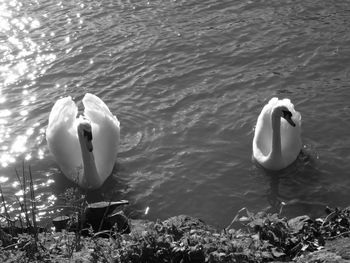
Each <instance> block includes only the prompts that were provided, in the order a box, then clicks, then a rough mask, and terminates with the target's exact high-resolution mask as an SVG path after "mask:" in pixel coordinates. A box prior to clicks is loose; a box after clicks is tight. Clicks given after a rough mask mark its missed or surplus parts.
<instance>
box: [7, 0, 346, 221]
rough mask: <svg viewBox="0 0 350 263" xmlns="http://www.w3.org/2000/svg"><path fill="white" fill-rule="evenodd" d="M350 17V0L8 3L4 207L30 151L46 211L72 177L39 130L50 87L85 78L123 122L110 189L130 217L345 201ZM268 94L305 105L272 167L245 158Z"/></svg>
mask: <svg viewBox="0 0 350 263" xmlns="http://www.w3.org/2000/svg"><path fill="white" fill-rule="evenodd" d="M349 28H350V2H349V1H316V0H312V1H310V0H306V1H305V0H302V1H301V0H293V1H277V0H276V1H262V0H261V1H246V0H244V1H232V0H230V1H228V0H227V1H225V0H220V1H218V0H216V1H214V0H200V1H199V0H188V1H184V0H166V1H160V0H154V1H144V0H142V1H132V0H129V1H126V0H125V1H124V0H119V1H114V0H113V1H112V0H110V1H96V0H84V1H79V0H75V1H61V2H60V1H53V0H45V1H43V0H37V1H34V0H28V1H17V0H12V1H0V54H1V56H0V59H1V60H0V77H1V82H0V182H1V188H2V191H3V192H4V195H5V199H6V202H7V203H8V206H9V207H10V210H13V209H14V208H15V207H18V205H17V204H16V203H17V201H16V199H15V194H17V195H18V194H19V190H20V187H19V185H18V183H16V182H17V178H16V173H15V169H17V170H18V171H19V173H20V172H21V170H22V163H23V162H24V163H25V167H26V168H25V169H26V170H27V169H28V165H29V164H30V166H31V170H32V173H33V176H34V182H35V187H36V192H37V201H38V207H39V209H41V210H42V211H41V215H43V216H44V217H45V216H48V215H49V214H48V212H47V210H45V209H46V208H47V207H52V206H53V205H56V204H57V203H58V202H59V201H58V200H57V197H58V195H59V194H60V193H62V192H63V191H64V189H65V188H67V187H71V186H72V184H70V183H69V182H68V181H67V180H65V178H64V176H63V175H62V174H61V173H60V171H59V169H58V166H57V165H56V163H55V161H54V159H53V157H52V156H51V155H50V153H49V151H48V148H47V145H46V140H45V129H46V126H47V123H48V116H49V113H50V110H51V108H52V106H53V104H54V102H55V101H56V100H57V99H59V98H61V97H63V96H69V95H70V96H72V97H73V98H74V99H75V100H76V101H80V100H81V99H82V97H83V96H84V94H85V93H86V92H90V93H94V94H96V95H97V96H99V97H100V98H101V99H103V100H104V102H105V103H106V104H107V105H108V107H109V108H110V110H111V111H112V112H113V113H114V114H115V115H117V116H118V119H119V120H120V123H121V146H120V152H119V154H118V161H117V166H116V169H115V171H114V172H113V175H112V177H111V178H110V179H109V180H108V183H107V184H106V185H105V186H103V188H102V189H101V193H104V198H106V199H107V198H113V199H114V200H119V199H127V200H129V201H130V206H129V207H128V208H127V211H126V212H127V213H128V214H129V215H131V216H135V217H141V216H142V217H144V218H148V219H156V218H159V219H165V218H167V217H170V216H173V215H178V214H188V215H192V216H196V217H200V218H202V219H204V220H205V221H206V222H208V223H210V224H213V225H215V226H217V227H225V226H227V225H228V224H229V223H230V222H231V220H232V219H233V217H234V216H235V215H236V213H237V211H238V210H239V209H241V208H242V207H247V208H248V209H249V210H251V211H260V210H267V211H278V210H279V207H280V204H281V202H284V203H285V206H284V207H283V212H282V215H284V216H288V217H289V216H296V215H301V214H305V213H307V214H309V215H312V216H320V215H323V208H324V207H325V206H326V205H329V206H340V207H341V206H347V205H349V202H348V200H350V191H349V189H350V132H349V131H350V66H349V65H350V30H349ZM274 96H277V97H279V98H285V97H286V98H290V99H291V100H292V102H293V103H294V104H295V108H296V110H298V111H299V112H300V113H301V115H302V140H303V153H302V155H301V156H300V157H299V158H298V160H297V161H296V163H295V164H293V165H292V166H291V167H289V168H287V169H286V170H283V171H281V172H275V173H271V172H267V171H264V169H262V168H260V167H258V166H257V165H255V164H254V162H252V139H253V134H254V126H255V123H256V119H257V117H258V115H259V113H260V111H261V109H262V107H263V106H264V105H265V104H266V103H267V102H268V101H269V99H270V98H272V97H274ZM96 199H97V197H96ZM147 207H149V212H148V214H147V215H144V211H145V209H146V208H147ZM1 209H2V208H1ZM2 211H3V210H2Z"/></svg>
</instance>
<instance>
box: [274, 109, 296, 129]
mask: <svg viewBox="0 0 350 263" xmlns="http://www.w3.org/2000/svg"><path fill="white" fill-rule="evenodd" d="M272 114H273V115H274V116H275V117H280V118H283V119H285V120H286V121H287V122H288V123H289V124H290V125H291V126H293V127H295V122H294V121H293V120H292V116H293V114H292V113H291V112H290V110H289V109H288V108H287V107H285V106H279V107H276V108H275V109H274V110H273V112H272Z"/></svg>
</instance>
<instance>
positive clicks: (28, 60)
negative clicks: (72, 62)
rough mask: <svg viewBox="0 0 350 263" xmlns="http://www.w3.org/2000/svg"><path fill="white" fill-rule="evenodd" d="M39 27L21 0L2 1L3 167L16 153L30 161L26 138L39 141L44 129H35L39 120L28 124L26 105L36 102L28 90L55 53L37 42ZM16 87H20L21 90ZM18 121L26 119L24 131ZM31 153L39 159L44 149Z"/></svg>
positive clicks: (0, 129)
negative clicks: (19, 128) (18, 128)
mask: <svg viewBox="0 0 350 263" xmlns="http://www.w3.org/2000/svg"><path fill="white" fill-rule="evenodd" d="M40 27H41V24H40V21H39V20H38V19H37V18H35V17H31V16H29V15H27V14H26V10H24V7H23V3H21V2H20V1H15V0H13V1H1V3H0V33H1V37H0V57H1V60H0V143H1V148H0V165H1V166H2V167H7V166H8V165H9V164H11V163H15V161H16V159H17V158H18V157H19V156H21V157H23V158H24V160H26V161H28V160H30V159H31V158H32V155H33V153H32V152H31V151H30V150H29V149H28V147H29V146H33V143H29V140H31V141H33V140H36V141H37V143H40V140H42V137H43V130H41V131H37V129H38V128H39V126H40V123H39V122H37V123H33V124H32V125H31V126H28V118H29V115H30V114H31V113H30V111H29V109H30V107H29V106H30V105H35V103H36V102H37V95H36V94H33V93H32V92H30V91H29V89H30V88H31V87H32V86H35V85H36V82H35V79H36V78H37V77H38V76H40V75H43V74H45V71H46V67H45V65H48V64H49V63H50V62H52V61H54V60H55V59H56V55H55V54H54V53H53V52H50V47H49V45H48V44H47V43H45V42H44V41H43V42H38V39H40V38H38V37H37V35H38V34H40V30H38V29H39V28H40ZM32 37H35V38H36V40H33V39H32ZM17 83H18V85H16V84H17ZM13 89H15V91H13ZM18 89H21V92H19V90H18ZM17 105H20V107H18V106H17ZM13 106H16V108H14V107H13ZM18 122H26V125H25V126H26V127H27V128H26V130H21V131H19V130H17V127H18V126H19V124H18ZM33 137H36V138H34V139H33ZM23 154H25V155H24V156H23ZM34 154H35V155H36V157H38V158H39V159H40V158H43V149H38V150H37V152H36V153H34Z"/></svg>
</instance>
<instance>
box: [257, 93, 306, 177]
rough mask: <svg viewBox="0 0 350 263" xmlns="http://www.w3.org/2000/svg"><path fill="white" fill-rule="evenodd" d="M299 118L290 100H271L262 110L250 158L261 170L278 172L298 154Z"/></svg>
mask: <svg viewBox="0 0 350 263" xmlns="http://www.w3.org/2000/svg"><path fill="white" fill-rule="evenodd" d="M300 125H301V115H300V113H299V112H297V111H296V110H295V109H294V105H293V104H292V103H291V101H290V100H289V99H283V100H279V99H278V98H272V99H271V100H270V101H269V103H268V104H266V105H265V106H264V108H263V109H262V111H261V113H260V115H259V117H258V120H257V123H256V127H255V134H254V139H253V156H254V158H255V160H256V161H257V162H258V163H260V164H261V165H262V166H263V167H264V168H266V169H269V170H280V169H283V168H285V167H287V166H288V165H290V164H291V163H292V162H294V161H295V160H296V158H297V157H298V155H299V153H300V151H301V138H300Z"/></svg>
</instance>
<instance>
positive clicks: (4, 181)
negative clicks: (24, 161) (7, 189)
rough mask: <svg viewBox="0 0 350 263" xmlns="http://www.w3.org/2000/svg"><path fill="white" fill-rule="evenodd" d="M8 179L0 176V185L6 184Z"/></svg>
mask: <svg viewBox="0 0 350 263" xmlns="http://www.w3.org/2000/svg"><path fill="white" fill-rule="evenodd" d="M8 179H9V178H8V177H6V176H0V183H1V184H3V183H6V182H7V181H8Z"/></svg>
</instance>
